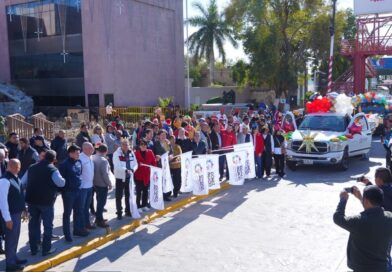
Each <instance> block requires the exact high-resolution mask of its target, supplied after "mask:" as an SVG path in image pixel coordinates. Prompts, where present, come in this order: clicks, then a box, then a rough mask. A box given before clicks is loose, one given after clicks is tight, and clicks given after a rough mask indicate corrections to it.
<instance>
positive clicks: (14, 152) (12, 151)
mask: <svg viewBox="0 0 392 272" xmlns="http://www.w3.org/2000/svg"><path fill="white" fill-rule="evenodd" d="M5 146H6V147H7V149H8V158H9V159H15V158H16V157H17V156H18V146H19V145H18V144H13V143H11V142H7V143H6V144H5Z"/></svg>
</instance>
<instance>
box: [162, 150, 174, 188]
mask: <svg viewBox="0 0 392 272" xmlns="http://www.w3.org/2000/svg"><path fill="white" fill-rule="evenodd" d="M161 163H162V183H163V192H164V193H169V192H171V191H173V189H174V186H173V180H172V177H171V174H170V164H169V152H166V153H165V154H163V155H162V156H161Z"/></svg>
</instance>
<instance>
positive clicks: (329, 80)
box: [327, 0, 337, 93]
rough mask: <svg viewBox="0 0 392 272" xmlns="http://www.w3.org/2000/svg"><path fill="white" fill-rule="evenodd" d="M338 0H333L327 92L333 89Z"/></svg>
mask: <svg viewBox="0 0 392 272" xmlns="http://www.w3.org/2000/svg"><path fill="white" fill-rule="evenodd" d="M336 1H337V0H332V17H331V24H330V26H329V34H330V35H331V45H330V49H329V67H328V88H327V92H328V93H329V92H331V91H332V67H333V46H334V42H335V14H336Z"/></svg>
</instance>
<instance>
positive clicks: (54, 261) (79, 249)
mask: <svg viewBox="0 0 392 272" xmlns="http://www.w3.org/2000/svg"><path fill="white" fill-rule="evenodd" d="M228 188H230V184H229V183H223V184H221V188H220V189H217V190H211V191H210V192H209V194H208V195H203V196H191V197H188V198H185V199H182V200H180V201H178V202H176V203H173V204H172V205H170V206H168V207H167V208H166V209H164V210H162V211H156V212H153V213H151V214H149V215H146V216H145V217H144V218H142V219H139V220H134V221H132V223H130V224H128V225H125V226H122V227H121V228H119V229H118V230H116V231H113V232H111V233H109V234H106V235H103V236H100V237H97V238H94V239H92V240H90V241H88V242H86V243H84V244H82V245H78V246H74V247H72V248H70V249H67V250H65V251H63V252H61V253H60V254H57V255H56V256H54V257H52V258H49V259H47V260H44V261H42V262H39V263H36V264H32V265H29V266H27V267H26V268H25V269H24V270H23V271H26V272H30V271H31V272H33V271H34V272H37V271H45V270H48V269H50V268H52V267H55V266H57V265H59V264H62V263H64V262H66V261H68V260H71V259H74V258H77V257H79V256H81V255H83V254H85V253H87V252H89V251H92V250H94V249H96V248H98V247H100V246H102V245H104V244H106V243H108V242H110V241H113V240H115V239H117V238H120V237H121V236H123V235H125V234H127V233H129V232H132V231H134V230H135V229H137V228H138V227H139V226H141V225H142V224H147V223H150V222H151V221H153V220H155V219H157V218H160V217H162V216H164V215H166V214H168V213H171V212H174V211H175V210H178V209H180V208H183V207H184V206H186V205H189V204H191V203H194V202H197V201H201V200H204V199H206V198H208V197H210V196H213V195H215V194H217V193H219V192H221V191H224V190H226V189H228Z"/></svg>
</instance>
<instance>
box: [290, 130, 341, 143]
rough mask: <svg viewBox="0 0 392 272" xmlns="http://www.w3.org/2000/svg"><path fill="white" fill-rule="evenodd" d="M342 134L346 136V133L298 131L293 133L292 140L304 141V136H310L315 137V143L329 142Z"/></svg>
mask: <svg viewBox="0 0 392 272" xmlns="http://www.w3.org/2000/svg"><path fill="white" fill-rule="evenodd" d="M301 133H302V134H301ZM342 134H344V132H337V131H318V130H296V131H294V132H293V134H292V137H291V139H292V140H293V141H302V140H303V135H309V136H311V137H314V141H315V142H329V141H330V140H331V139H333V138H336V137H338V136H340V135H342Z"/></svg>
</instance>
